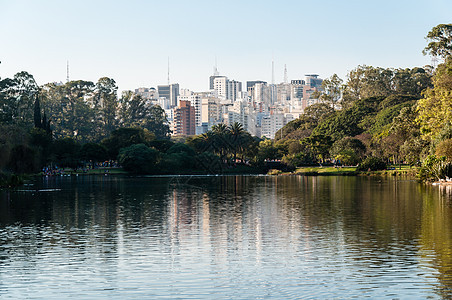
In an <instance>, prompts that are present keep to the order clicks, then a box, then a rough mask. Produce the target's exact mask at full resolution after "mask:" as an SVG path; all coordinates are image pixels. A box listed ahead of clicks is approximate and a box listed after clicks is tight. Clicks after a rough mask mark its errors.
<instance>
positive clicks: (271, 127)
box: [261, 114, 287, 139]
mask: <svg viewBox="0 0 452 300" xmlns="http://www.w3.org/2000/svg"><path fill="white" fill-rule="evenodd" d="M286 124H287V122H286V118H285V117H284V114H272V115H267V116H265V117H263V118H262V120H261V137H267V138H269V139H274V138H275V134H276V132H277V131H278V130H279V129H281V128H282V127H283V126H284V125H286Z"/></svg>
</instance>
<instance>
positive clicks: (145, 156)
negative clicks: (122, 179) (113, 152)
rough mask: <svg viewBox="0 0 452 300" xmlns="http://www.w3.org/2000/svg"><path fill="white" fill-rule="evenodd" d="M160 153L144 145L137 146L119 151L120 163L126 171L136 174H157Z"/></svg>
mask: <svg viewBox="0 0 452 300" xmlns="http://www.w3.org/2000/svg"><path fill="white" fill-rule="evenodd" d="M158 156H159V152H158V151H157V150H156V149H153V148H149V147H147V146H146V145H144V144H136V145H132V146H129V147H127V148H122V149H121V150H119V155H118V161H119V163H120V164H121V165H122V167H123V168H124V170H125V171H127V172H129V173H134V174H151V173H155V172H156V170H155V165H156V163H157V159H158Z"/></svg>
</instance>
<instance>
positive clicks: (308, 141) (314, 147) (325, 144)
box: [301, 134, 333, 161]
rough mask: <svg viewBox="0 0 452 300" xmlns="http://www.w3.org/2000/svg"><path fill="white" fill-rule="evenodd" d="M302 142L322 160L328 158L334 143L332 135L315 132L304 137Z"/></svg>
mask: <svg viewBox="0 0 452 300" xmlns="http://www.w3.org/2000/svg"><path fill="white" fill-rule="evenodd" d="M301 143H302V145H304V146H306V148H307V149H309V151H310V152H311V153H312V154H313V156H314V157H316V158H318V159H321V160H322V161H323V160H324V159H325V158H327V156H328V152H329V149H330V147H331V145H332V144H333V142H332V140H331V137H330V136H328V135H323V134H313V135H311V136H310V137H307V138H305V139H303V140H302V141H301Z"/></svg>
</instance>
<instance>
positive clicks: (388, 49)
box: [0, 0, 452, 91]
mask: <svg viewBox="0 0 452 300" xmlns="http://www.w3.org/2000/svg"><path fill="white" fill-rule="evenodd" d="M451 12H452V3H451V2H450V1H445V0H437V1H377V2H369V1H322V2H313V1H279V2H278V3H277V5H276V3H274V2H272V1H259V2H256V1H245V2H244V1H227V2H218V3H217V2H216V3H214V4H213V3H212V2H210V1H209V2H208V1H160V2H157V1H152V2H151V1H127V2H123V3H119V2H111V1H95V2H91V1H77V2H66V1H64V2H61V1H0V28H2V29H1V35H2V44H1V45H0V60H1V62H2V63H1V65H0V77H1V78H5V77H12V76H14V74H15V73H17V72H20V71H23V70H26V71H28V72H29V73H31V74H33V76H34V77H35V79H36V81H37V83H38V84H45V83H47V82H54V81H55V82H59V81H63V82H64V81H65V80H66V76H67V73H66V72H67V69H66V67H67V66H66V65H67V62H69V75H70V79H71V80H77V79H83V80H91V81H94V82H95V81H96V80H97V79H99V78H100V77H103V76H108V77H110V78H113V79H114V80H115V81H116V82H117V84H118V87H119V90H129V89H130V90H133V89H135V88H138V87H153V86H154V87H155V86H157V85H159V84H166V83H167V79H168V58H169V68H170V81H171V83H176V82H177V83H179V84H180V86H181V88H189V89H191V90H194V91H204V90H208V88H209V86H208V77H209V76H210V75H212V73H213V67H214V65H215V61H216V62H217V66H218V70H219V72H220V74H221V75H225V76H228V77H229V78H233V79H235V80H238V81H242V82H245V81H247V80H264V81H268V82H270V81H271V76H272V59H273V60H274V66H275V82H282V81H283V76H284V65H287V70H288V71H287V72H288V77H289V79H301V78H303V77H304V75H305V74H312V73H315V74H319V75H320V77H321V78H327V77H329V76H331V75H332V74H334V73H336V74H338V75H339V76H340V77H341V78H343V79H345V76H346V74H347V72H348V71H350V70H352V69H354V68H355V67H357V66H358V65H371V66H380V67H394V68H406V67H409V68H411V67H415V66H423V65H426V64H430V63H431V58H430V57H429V56H423V55H422V49H423V48H424V47H425V43H426V42H425V39H424V37H425V36H426V34H427V33H428V31H429V30H430V29H431V28H432V27H433V26H435V25H436V24H439V23H447V22H448V21H449V20H448V18H450V15H451Z"/></svg>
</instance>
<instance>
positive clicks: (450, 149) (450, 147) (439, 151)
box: [435, 139, 452, 161]
mask: <svg viewBox="0 0 452 300" xmlns="http://www.w3.org/2000/svg"><path fill="white" fill-rule="evenodd" d="M435 155H436V156H438V157H440V156H445V157H446V159H447V160H448V161H452V139H447V140H444V141H441V142H440V143H439V144H438V145H437V146H436V149H435Z"/></svg>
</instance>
